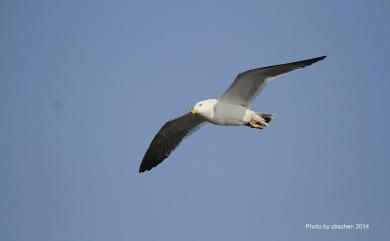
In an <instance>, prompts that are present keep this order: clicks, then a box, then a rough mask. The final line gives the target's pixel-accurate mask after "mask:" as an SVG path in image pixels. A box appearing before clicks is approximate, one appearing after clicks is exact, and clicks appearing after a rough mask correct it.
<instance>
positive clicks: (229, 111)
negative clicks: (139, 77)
mask: <svg viewBox="0 0 390 241" xmlns="http://www.w3.org/2000/svg"><path fill="white" fill-rule="evenodd" d="M325 57H326V55H324V56H321V57H317V58H312V59H306V60H301V61H297V62H291V63H286V64H279V65H272V66H267V67H261V68H257V69H252V70H248V71H245V72H242V73H240V74H238V75H237V77H236V78H235V80H234V81H233V83H232V84H231V85H230V87H229V88H228V89H227V90H226V91H225V92H224V93H223V95H222V96H221V97H219V98H217V99H208V100H202V101H199V102H198V103H196V104H195V106H194V107H193V108H192V109H191V111H190V112H189V113H187V114H184V115H182V116H180V117H177V118H175V119H172V120H170V121H168V122H166V123H165V124H164V125H163V126H162V127H161V129H160V130H159V131H158V133H157V134H156V136H155V137H154V138H153V140H152V142H151V143H150V145H149V148H148V150H147V151H146V153H145V155H144V158H143V159H142V162H141V165H140V167H139V172H140V173H141V172H145V171H150V170H151V169H152V168H153V167H155V166H157V165H158V164H160V163H161V162H162V161H163V160H165V159H166V158H167V157H168V156H169V155H170V154H171V152H172V151H174V150H175V149H176V147H178V146H179V144H180V142H181V141H182V140H183V139H184V138H185V137H187V136H189V135H191V134H192V133H193V132H195V131H196V130H198V129H199V128H200V127H202V126H203V125H205V124H207V123H211V124H214V125H223V126H248V127H251V128H255V129H264V128H266V127H268V126H269V124H270V123H271V121H272V119H273V118H274V117H275V113H262V112H255V111H253V110H251V109H250V106H249V105H250V103H251V102H252V101H253V100H254V98H255V97H256V96H257V95H258V94H259V93H260V92H261V90H262V89H264V87H265V86H266V84H267V83H268V82H269V81H270V80H272V79H275V78H276V77H279V76H280V75H283V74H286V73H288V72H290V71H293V70H296V69H301V68H304V67H306V66H308V65H311V64H313V63H316V62H318V61H320V60H323V59H324V58H325Z"/></svg>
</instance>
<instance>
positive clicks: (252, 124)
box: [246, 120, 265, 129]
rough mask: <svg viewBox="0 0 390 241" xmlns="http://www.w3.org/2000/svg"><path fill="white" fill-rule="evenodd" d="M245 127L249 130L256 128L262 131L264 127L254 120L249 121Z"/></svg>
mask: <svg viewBox="0 0 390 241" xmlns="http://www.w3.org/2000/svg"><path fill="white" fill-rule="evenodd" d="M246 126H249V127H250V128H256V129H263V128H264V127H265V126H264V125H261V124H260V123H259V122H257V121H255V120H250V121H249V122H248V123H247V124H246Z"/></svg>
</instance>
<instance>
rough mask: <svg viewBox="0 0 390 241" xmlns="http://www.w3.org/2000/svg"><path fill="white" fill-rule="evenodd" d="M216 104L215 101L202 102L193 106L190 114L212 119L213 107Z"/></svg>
mask: <svg viewBox="0 0 390 241" xmlns="http://www.w3.org/2000/svg"><path fill="white" fill-rule="evenodd" d="M217 102H218V100H217V99H210V100H202V101H199V102H198V103H196V104H195V105H194V107H193V108H192V109H191V114H193V115H195V114H198V115H201V116H202V117H204V118H206V119H209V120H210V119H212V118H213V116H214V105H215V104H216V103H217Z"/></svg>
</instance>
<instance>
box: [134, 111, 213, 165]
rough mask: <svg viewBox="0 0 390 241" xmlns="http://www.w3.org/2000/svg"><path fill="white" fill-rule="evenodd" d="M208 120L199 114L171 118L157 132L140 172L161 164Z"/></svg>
mask: <svg viewBox="0 0 390 241" xmlns="http://www.w3.org/2000/svg"><path fill="white" fill-rule="evenodd" d="M205 123H206V121H205V119H203V118H202V117H201V116H199V115H192V114H191V113H188V114H185V115H183V116H181V117H178V118H176V119H173V120H170V121H168V122H167V123H165V125H163V127H161V129H160V130H159V132H158V133H157V134H156V136H155V137H154V139H153V141H152V143H150V145H149V148H148V150H147V151H146V153H145V156H144V158H143V160H142V162H141V165H140V167H139V172H144V171H149V170H151V169H152V168H153V167H155V166H157V165H158V164H160V163H161V162H162V161H163V160H164V159H165V158H167V157H168V156H169V154H171V152H172V151H174V150H175V149H176V147H178V146H179V144H180V142H181V141H182V140H183V139H184V138H185V137H186V136H189V135H190V134H192V133H193V132H194V131H196V130H198V129H199V128H200V127H201V126H202V124H205Z"/></svg>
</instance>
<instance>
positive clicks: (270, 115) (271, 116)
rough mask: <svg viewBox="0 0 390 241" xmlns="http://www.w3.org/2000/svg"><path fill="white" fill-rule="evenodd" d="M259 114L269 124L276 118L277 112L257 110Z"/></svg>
mask: <svg viewBox="0 0 390 241" xmlns="http://www.w3.org/2000/svg"><path fill="white" fill-rule="evenodd" d="M256 114H257V115H258V116H260V117H261V118H263V119H264V120H265V122H266V123H267V124H269V123H271V121H272V120H273V119H274V118H275V116H276V113H262V112H256Z"/></svg>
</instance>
